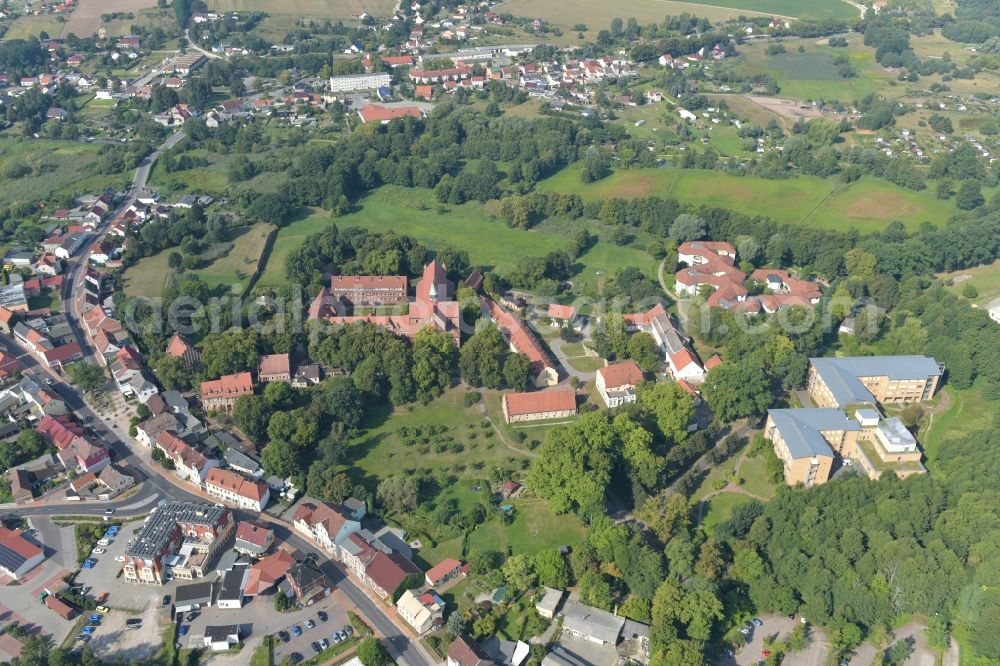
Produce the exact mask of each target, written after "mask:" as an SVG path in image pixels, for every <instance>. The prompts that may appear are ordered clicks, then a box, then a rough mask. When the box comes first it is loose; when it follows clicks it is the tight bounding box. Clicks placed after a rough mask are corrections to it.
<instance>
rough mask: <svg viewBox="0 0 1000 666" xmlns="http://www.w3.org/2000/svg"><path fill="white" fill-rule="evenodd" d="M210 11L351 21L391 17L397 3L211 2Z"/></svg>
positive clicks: (321, 0)
mask: <svg viewBox="0 0 1000 666" xmlns="http://www.w3.org/2000/svg"><path fill="white" fill-rule="evenodd" d="M207 4H208V8H209V9H212V10H216V11H223V12H255V11H263V12H267V13H268V14H288V15H291V16H296V17H299V18H302V17H306V18H331V19H336V18H340V19H349V18H352V17H355V16H360V15H361V14H362V13H363V12H368V13H369V14H373V15H374V16H389V15H391V14H392V10H393V9H394V8H395V7H396V3H395V2H394V0H208V3H207Z"/></svg>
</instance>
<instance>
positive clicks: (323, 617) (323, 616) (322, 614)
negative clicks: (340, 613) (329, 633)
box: [316, 611, 330, 622]
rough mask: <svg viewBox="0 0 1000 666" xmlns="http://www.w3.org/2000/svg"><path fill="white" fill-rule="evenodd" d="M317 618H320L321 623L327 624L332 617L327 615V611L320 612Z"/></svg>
mask: <svg viewBox="0 0 1000 666" xmlns="http://www.w3.org/2000/svg"><path fill="white" fill-rule="evenodd" d="M316 617H318V618H319V621H320V622H326V621H327V620H328V619H329V617H330V616H329V615H327V614H326V611H320V612H318V613H316Z"/></svg>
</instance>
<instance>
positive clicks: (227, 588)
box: [215, 567, 247, 610]
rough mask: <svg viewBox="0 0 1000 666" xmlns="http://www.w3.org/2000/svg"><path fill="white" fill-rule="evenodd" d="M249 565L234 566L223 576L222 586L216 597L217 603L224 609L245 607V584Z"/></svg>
mask: <svg viewBox="0 0 1000 666" xmlns="http://www.w3.org/2000/svg"><path fill="white" fill-rule="evenodd" d="M246 576H247V567H233V568H232V569H230V570H229V571H227V572H226V573H225V574H223V576H222V587H221V588H219V594H218V596H217V597H216V599H215V605H216V606H218V607H219V608H221V609H223V610H237V609H240V608H243V584H244V582H245V581H246Z"/></svg>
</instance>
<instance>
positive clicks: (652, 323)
mask: <svg viewBox="0 0 1000 666" xmlns="http://www.w3.org/2000/svg"><path fill="white" fill-rule="evenodd" d="M623 319H624V320H625V330H627V331H629V332H636V331H641V332H644V333H648V334H650V335H651V336H653V340H654V341H656V344H657V345H658V346H659V348H660V351H661V352H662V353H663V355H664V358H665V360H666V362H667V364H668V366H669V368H670V375H671V376H672V377H673V378H674V379H675V380H677V381H682V380H683V381H688V382H694V383H700V382H702V381H704V379H705V368H704V367H702V365H701V363H700V362H699V360H698V357H697V355H696V354H695V352H694V349H693V348H692V346H691V339H690V338H689V337H688V336H687V335H685V334H684V333H683V332H682V331H681V329H680V327H679V326H677V325H676V324H675V323H674V320H673V318H672V317H671V316H670V315H669V314H668V313H667V311H666V309H665V308H664V307H663V304H662V303H657V304H656V305H654V306H653V307H651V308H650V309H649V310H647V311H646V312H639V313H630V314H625V315H623Z"/></svg>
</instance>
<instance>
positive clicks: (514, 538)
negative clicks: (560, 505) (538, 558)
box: [469, 498, 585, 555]
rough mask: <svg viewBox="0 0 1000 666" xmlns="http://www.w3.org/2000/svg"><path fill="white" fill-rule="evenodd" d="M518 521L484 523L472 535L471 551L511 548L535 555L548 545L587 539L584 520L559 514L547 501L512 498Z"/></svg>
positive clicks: (552, 545) (572, 542)
mask: <svg viewBox="0 0 1000 666" xmlns="http://www.w3.org/2000/svg"><path fill="white" fill-rule="evenodd" d="M510 504H512V505H513V506H514V512H515V515H514V522H512V523H511V524H510V525H508V526H507V527H503V526H501V525H500V524H499V523H497V522H490V523H486V524H485V525H480V526H479V527H478V529H476V530H475V531H473V532H472V534H470V535H469V550H470V551H473V550H499V551H501V552H506V551H507V549H508V548H510V550H511V552H513V553H516V554H524V555H534V554H535V553H537V552H538V551H540V550H545V549H546V548H557V547H559V546H572V545H574V544H578V543H580V542H582V541H583V538H584V534H585V530H584V527H583V524H582V523H581V522H580V519H579V518H577V517H576V516H574V515H571V514H563V515H560V516H557V515H555V514H554V513H552V512H551V511H550V510H549V505H548V503H546V502H545V501H544V500H541V499H537V498H526V499H520V500H512V501H511V502H510Z"/></svg>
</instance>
